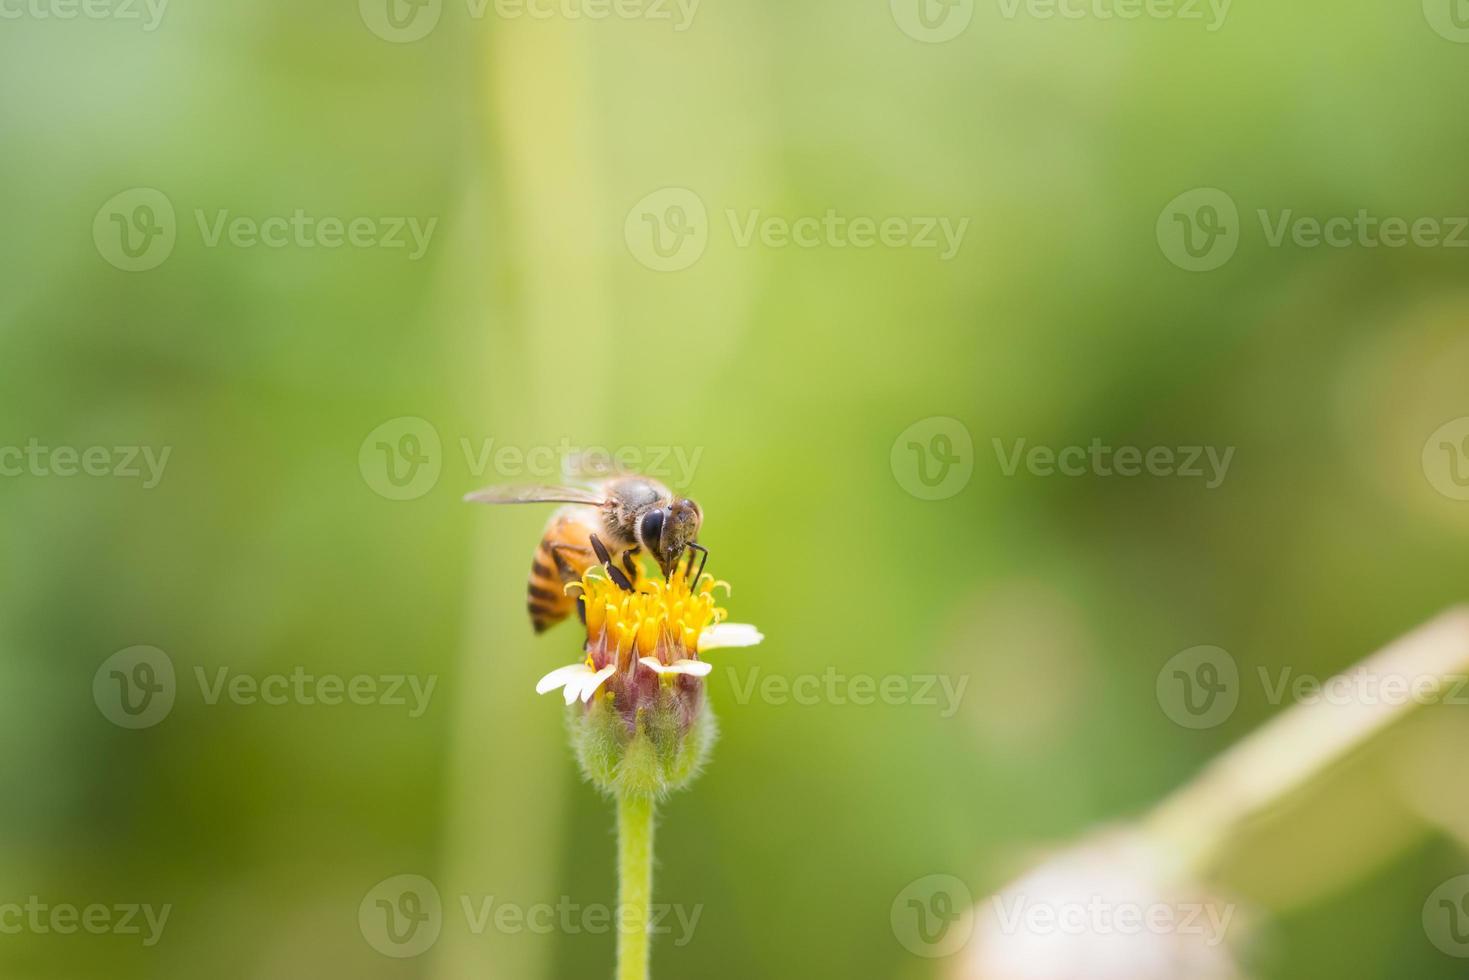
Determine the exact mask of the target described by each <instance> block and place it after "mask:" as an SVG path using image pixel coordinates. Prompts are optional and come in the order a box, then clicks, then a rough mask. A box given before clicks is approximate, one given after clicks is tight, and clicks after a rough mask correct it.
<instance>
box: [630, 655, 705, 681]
mask: <svg viewBox="0 0 1469 980" xmlns="http://www.w3.org/2000/svg"><path fill="white" fill-rule="evenodd" d="M638 663H640V664H642V665H643V666H644V667H647V668H648V669H649V670H651V671H652V672H653V673H655V674H658V675H659V676H667V675H669V674H687V675H688V676H690V677H708V676H709V672H710V671H711V670H713V669H714V665H713V664H707V663H704V662H703V661H702V660H675V661H674V662H673V663H671V664H664V663H660V662H659V660H658V658H657V657H644V658H643V659H642V660H639V661H638Z"/></svg>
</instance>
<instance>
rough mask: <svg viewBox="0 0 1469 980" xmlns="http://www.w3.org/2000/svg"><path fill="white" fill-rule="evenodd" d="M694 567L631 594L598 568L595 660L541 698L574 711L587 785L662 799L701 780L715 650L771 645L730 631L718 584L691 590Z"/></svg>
mask: <svg viewBox="0 0 1469 980" xmlns="http://www.w3.org/2000/svg"><path fill="white" fill-rule="evenodd" d="M691 566H692V562H684V563H682V564H681V565H680V566H678V567H677V568H675V569H674V573H673V575H672V576H671V578H669V579H668V580H667V581H663V580H660V579H650V578H646V577H644V576H639V577H638V580H637V581H636V582H635V583H634V586H633V589H632V590H631V591H628V590H626V589H623V588H621V587H620V586H618V585H617V584H616V583H615V582H613V581H612V580H611V579H610V578H609V577H607V575H606V574H605V572H604V571H603V570H602V568H601V567H600V566H593V567H592V568H591V569H588V571H587V573H586V574H585V575H584V576H583V577H582V578H581V580H580V581H579V582H574V583H572V584H571V585H569V586H567V588H568V589H569V590H570V589H578V590H580V594H581V602H582V609H583V611H584V614H585V619H586V627H587V639H586V645H585V647H584V652H585V658H584V659H583V660H582V661H580V662H579V663H574V664H569V665H568V666H565V667H559V668H557V669H556V670H553V671H551V672H550V673H549V674H547V675H546V676H545V677H542V678H541V680H540V682H539V683H538V684H537V685H536V693H538V694H546V693H549V692H550V691H554V690H558V689H560V690H561V691H562V696H563V698H564V699H565V701H566V704H567V705H568V706H574V705H576V704H577V702H578V701H579V702H581V704H582V705H584V707H582V708H580V709H578V710H576V711H574V712H572V719H571V728H572V743H573V746H574V748H575V749H576V753H577V757H578V759H579V760H580V761H581V764H582V769H583V771H584V772H585V773H586V774H587V777H588V778H589V779H590V780H591V781H592V782H594V783H596V784H597V785H599V786H600V787H602V788H603V789H605V790H607V791H608V792H610V793H614V794H616V795H626V794H627V793H635V794H648V795H662V794H664V793H666V792H668V791H669V790H671V789H677V788H679V787H681V786H683V785H686V784H687V783H688V782H689V780H691V779H692V778H693V776H694V775H695V774H697V772H698V770H699V768H700V767H701V766H702V765H703V762H704V760H705V759H706V758H707V756H708V753H709V750H710V748H711V747H712V745H713V741H714V729H715V724H714V716H713V712H712V711H711V710H709V707H708V705H707V703H706V700H707V699H706V698H705V691H704V678H705V677H707V676H708V675H709V672H710V671H711V670H713V666H712V665H711V664H710V663H709V662H708V661H706V660H703V659H702V657H701V655H702V654H704V653H707V652H709V651H710V650H718V649H728V648H734V647H748V646H754V645H755V644H757V643H759V642H760V641H761V640H763V639H764V637H763V636H762V635H761V633H760V631H759V630H757V629H756V628H755V627H754V626H751V625H749V624H747V623H727V622H725V621H724V620H725V617H726V616H727V615H728V614H727V613H726V611H725V610H724V609H723V608H722V607H721V606H719V605H718V603H717V602H716V599H715V591H716V590H717V589H718V588H720V587H723V589H724V590H725V594H726V595H728V593H729V585H728V583H725V582H716V581H715V580H714V578H713V576H711V575H701V576H700V577H699V578H698V580H697V581H692V582H691V581H690V578H691V572H692V567H691Z"/></svg>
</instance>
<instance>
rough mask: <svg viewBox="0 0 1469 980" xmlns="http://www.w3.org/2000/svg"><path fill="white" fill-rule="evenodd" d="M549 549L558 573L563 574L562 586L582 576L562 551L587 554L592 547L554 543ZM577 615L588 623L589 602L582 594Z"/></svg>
mask: <svg viewBox="0 0 1469 980" xmlns="http://www.w3.org/2000/svg"><path fill="white" fill-rule="evenodd" d="M548 550H549V551H550V552H551V560H552V561H553V562H555V563H556V573H557V574H558V575H560V576H561V584H562V586H567V585H570V584H571V583H572V582H575V581H576V580H577V579H579V578H581V576H580V575H578V574H577V571H576V568H575V567H573V566H572V564H571V562H569V561H567V560H566V556H565V555H563V554H562V553H561V552H563V551H573V552H581V553H583V554H585V553H586V552H587V551H588V550H590V549H587V548H576V547H573V546H572V545H569V544H553V545H551V547H550V548H549V549H548ZM576 615H577V618H579V619H580V620H581V622H582V625H583V626H585V625H586V624H587V604H586V599H585V597H584V596H582V595H580V594H578V595H577V597H576Z"/></svg>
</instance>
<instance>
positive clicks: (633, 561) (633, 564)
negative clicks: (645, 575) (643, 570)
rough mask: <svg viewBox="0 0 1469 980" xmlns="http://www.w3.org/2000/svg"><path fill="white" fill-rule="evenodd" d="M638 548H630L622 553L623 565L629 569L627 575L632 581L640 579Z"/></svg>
mask: <svg viewBox="0 0 1469 980" xmlns="http://www.w3.org/2000/svg"><path fill="white" fill-rule="evenodd" d="M637 553H638V549H636V548H629V549H627V550H626V551H624V552H623V553H622V567H623V568H625V569H627V577H628V578H629V579H631V580H632V581H634V582H636V581H637V580H638V561H637V558H636V557H635V556H636V555H637Z"/></svg>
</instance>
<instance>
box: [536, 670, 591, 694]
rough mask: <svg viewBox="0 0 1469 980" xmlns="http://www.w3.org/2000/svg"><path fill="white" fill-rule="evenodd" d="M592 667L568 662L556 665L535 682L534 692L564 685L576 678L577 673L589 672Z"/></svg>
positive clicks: (543, 692) (554, 688) (543, 691)
mask: <svg viewBox="0 0 1469 980" xmlns="http://www.w3.org/2000/svg"><path fill="white" fill-rule="evenodd" d="M591 672H592V668H590V667H588V666H587V665H586V664H569V665H568V666H565V667H557V668H556V669H555V670H553V671H551V672H550V673H549V674H547V675H546V676H545V677H542V678H541V679H540V680H539V681H537V682H536V693H537V694H545V693H547V692H548V691H554V690H556V688H558V687H565V686H567V685H569V684H571V683H572V681H573V680H575V679H577V677H578V675H581V674H590V673H591Z"/></svg>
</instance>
